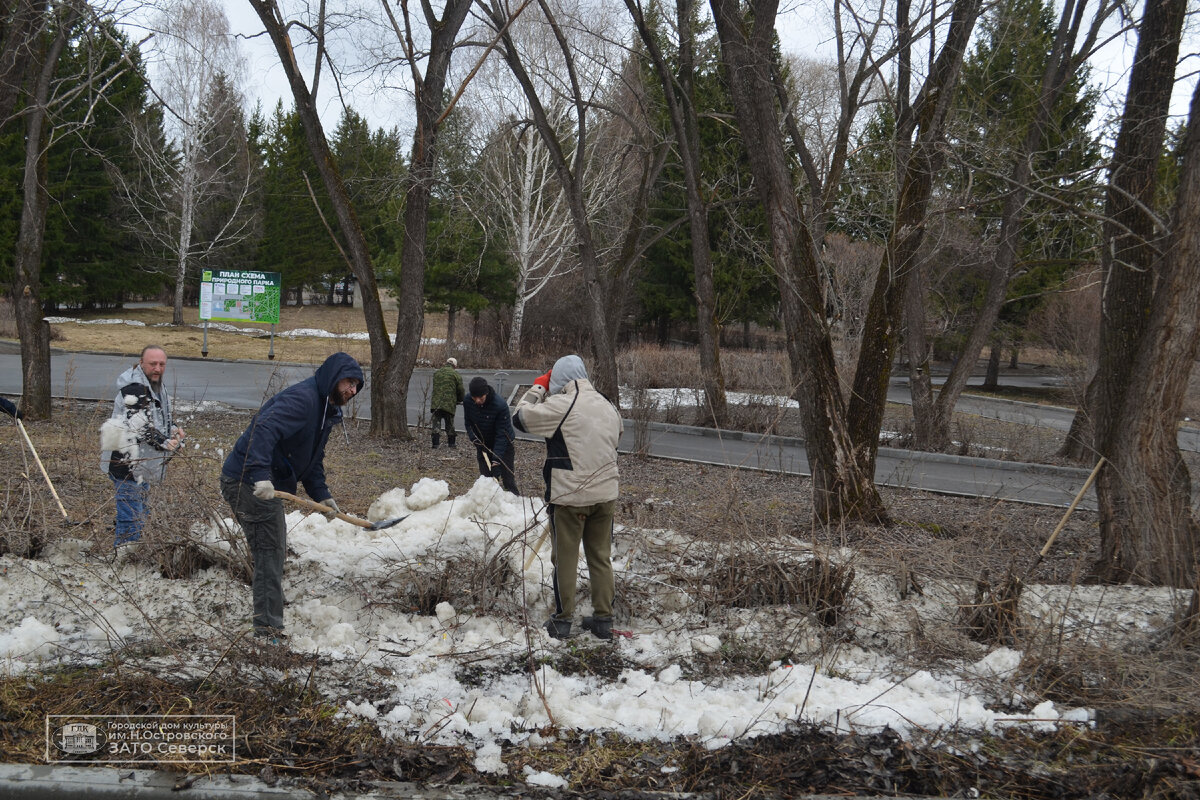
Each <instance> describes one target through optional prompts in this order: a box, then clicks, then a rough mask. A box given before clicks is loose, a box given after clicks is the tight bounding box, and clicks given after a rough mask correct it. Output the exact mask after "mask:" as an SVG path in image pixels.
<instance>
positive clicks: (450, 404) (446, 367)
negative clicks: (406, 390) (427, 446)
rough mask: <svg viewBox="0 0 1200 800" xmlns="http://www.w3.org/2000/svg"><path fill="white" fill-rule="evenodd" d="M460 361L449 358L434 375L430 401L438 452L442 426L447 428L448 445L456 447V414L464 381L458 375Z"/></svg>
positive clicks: (434, 437)
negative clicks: (440, 427) (439, 428)
mask: <svg viewBox="0 0 1200 800" xmlns="http://www.w3.org/2000/svg"><path fill="white" fill-rule="evenodd" d="M457 367H458V361H456V360H455V359H453V358H447V359H446V363H445V364H443V365H442V366H441V368H440V369H439V370H438V371H437V372H435V373H433V392H432V395H433V397H432V398H431V399H430V401H429V417H430V426H431V427H432V428H433V449H434V450H436V449H437V446H438V443H439V442H440V441H441V438H442V434H441V432H440V431H439V430H438V427H439V426H440V425H445V427H446V444H448V445H449V446H450V447H454V412H455V410H456V408H457V406H458V405H460V404H461V403H462V401H463V395H464V394H465V392H464V391H463V380H462V376H461V375H459V374H458V369H457Z"/></svg>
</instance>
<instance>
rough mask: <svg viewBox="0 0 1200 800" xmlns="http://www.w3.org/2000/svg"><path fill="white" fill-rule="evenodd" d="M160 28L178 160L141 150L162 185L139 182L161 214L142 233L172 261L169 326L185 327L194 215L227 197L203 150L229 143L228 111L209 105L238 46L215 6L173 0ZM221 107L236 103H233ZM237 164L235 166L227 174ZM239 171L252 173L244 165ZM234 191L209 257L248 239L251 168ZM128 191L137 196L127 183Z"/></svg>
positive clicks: (163, 95)
mask: <svg viewBox="0 0 1200 800" xmlns="http://www.w3.org/2000/svg"><path fill="white" fill-rule="evenodd" d="M155 27H156V28H157V30H158V32H159V35H158V36H156V37H155V42H156V43H157V46H158V49H159V58H160V66H159V70H158V71H159V80H158V81H157V83H158V86H159V97H160V99H161V100H162V102H163V105H164V107H165V109H166V112H167V113H166V115H165V118H164V123H165V126H166V128H167V129H168V130H169V131H172V132H173V133H174V136H173V143H174V149H175V153H174V154H173V155H174V157H173V158H172V157H170V156H168V154H165V153H162V152H161V151H160V150H159V148H158V147H156V144H157V143H155V142H149V143H145V142H144V143H142V144H141V145H140V146H139V151H140V154H141V157H142V158H143V159H146V162H145V163H146V169H147V170H148V171H149V172H151V173H152V175H153V176H154V177H155V178H157V179H152V180H149V181H142V182H140V183H141V185H142V187H153V191H154V193H155V195H156V196H155V197H154V198H153V199H150V201H149V203H147V204H146V205H148V206H149V207H150V208H159V209H161V211H162V212H163V213H159V214H154V215H152V216H148V217H147V218H145V219H144V220H143V221H144V223H145V224H146V225H147V226H152V227H149V228H146V229H144V230H146V232H147V234H148V235H150V236H153V237H154V238H156V239H159V240H163V241H162V243H163V244H164V245H166V247H165V250H166V252H169V253H172V254H173V255H172V261H173V262H174V278H175V296H174V302H173V307H174V312H173V314H172V319H171V321H172V324H175V325H182V324H183V298H184V290H185V289H186V287H187V279H188V275H189V272H190V267H191V265H192V264H193V263H194V261H195V258H196V255H197V253H195V252H194V251H193V239H194V237H195V234H196V219H197V215H198V214H199V212H200V209H201V207H202V206H203V205H204V204H205V203H206V201H208V200H209V199H210V198H211V197H212V196H213V195H214V194H216V193H217V192H218V191H220V190H222V189H223V187H224V183H225V180H226V176H225V175H224V174H223V171H221V170H218V169H213V168H212V167H213V166H214V165H211V164H206V163H205V160H206V155H207V153H206V151H205V143H206V142H211V141H212V139H213V138H214V137H215V136H229V135H230V129H229V126H227V125H224V124H223V123H224V122H225V121H226V115H227V113H228V112H227V110H226V109H223V108H220V107H219V106H214V104H213V103H212V102H210V101H211V99H212V98H213V97H220V96H219V95H216V94H215V90H216V89H217V87H218V79H219V78H220V76H222V75H224V76H225V77H226V78H228V79H236V77H237V74H238V72H239V71H240V70H239V68H238V66H237V64H238V62H239V61H240V56H239V54H238V49H237V42H236V40H235V39H234V38H233V37H232V36H231V35H230V32H229V20H228V19H227V18H226V16H225V11H224V10H223V9H222V7H221V5H220V4H219V3H217V2H216V1H215V0H169V2H168V3H167V4H166V5H165V6H164V7H163V9H162V11H161V13H160V14H159V15H158V18H157V21H156V25H155ZM222 99H223V100H225V101H227V102H235V101H236V98H235V97H226V98H222ZM136 130H137V128H135V131H136ZM219 149H226V150H227V148H219ZM235 152H236V151H235ZM238 163H239V162H238V161H237V160H235V159H233V158H231V159H230V162H229V164H227V165H225V166H233V165H234V164H238ZM241 164H242V166H243V167H248V162H246V161H242V162H241ZM237 183H238V184H239V185H240V187H241V190H240V191H238V192H236V193H235V194H234V199H235V203H234V205H233V207H232V209H231V211H230V214H229V218H228V219H229V224H228V225H227V226H223V227H224V229H225V233H226V234H227V235H226V236H223V237H222V238H221V239H219V240H217V241H215V242H213V241H210V242H205V243H203V246H204V248H205V249H207V250H212V249H214V248H219V247H222V246H230V245H231V244H235V243H236V241H237V239H238V238H240V235H241V234H244V233H245V231H244V230H238V229H237V228H238V227H240V226H237V225H236V223H235V220H238V219H239V218H241V219H244V217H242V215H241V214H240V211H241V207H242V203H243V202H244V201H245V200H246V198H247V196H248V194H249V187H250V174H249V169H248V168H247V169H245V174H243V175H240V176H238V180H237ZM124 185H125V186H126V187H128V188H132V184H130V183H128V182H124ZM131 205H132V206H133V207H134V208H138V207H141V206H142V205H143V203H139V202H137V201H136V200H135V201H134V202H133V203H132V204H131ZM157 220H161V221H164V222H166V223H167V225H168V228H167V230H162V228H161V225H153V223H154V222H155V221H157Z"/></svg>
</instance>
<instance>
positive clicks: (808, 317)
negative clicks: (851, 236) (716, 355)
mask: <svg viewBox="0 0 1200 800" xmlns="http://www.w3.org/2000/svg"><path fill="white" fill-rule="evenodd" d="M710 1H711V5H712V10H713V17H714V19H715V20H716V25H717V36H718V38H719V39H720V42H721V53H722V57H723V61H724V68H725V71H726V75H727V79H728V84H729V91H730V96H731V97H732V99H733V106H734V111H735V115H736V118H737V121H738V128H739V129H740V131H741V135H742V139H743V141H744V142H745V143H746V152H747V155H748V157H749V161H750V169H751V172H752V174H753V175H754V182H755V186H756V189H757V191H758V195H759V199H760V202H761V203H762V207H763V211H764V212H765V215H766V221H767V231H768V235H769V237H770V248H771V257H772V260H773V261H774V265H775V271H776V275H777V279H778V282H779V294H780V298H781V301H780V306H781V309H782V312H783V324H784V330H785V332H786V335H787V351H788V361H789V364H790V366H791V372H792V376H793V382H794V385H793V387H792V398H793V399H795V400H796V402H797V403H798V404H799V406H800V411H801V420H802V424H803V427H804V434H805V439H806V445H807V449H808V460H809V467H810V469H811V470H812V475H813V513H814V516H815V517H816V519H817V520H819V521H835V520H840V519H867V520H885V519H886V518H887V511H886V509H885V508H884V506H883V501H882V500H881V499H880V497H879V493H878V491H877V490H876V489H875V484H874V473H873V471H872V470H871V469H864V468H863V464H862V462H861V461H859V460H858V459H856V458H855V457H854V452H853V446H852V443H851V439H850V430H849V427H848V425H847V419H846V405H845V401H844V400H843V398H842V394H841V388H840V386H839V383H838V377H837V367H836V364H835V362H834V356H833V342H832V338H831V336H830V331H829V326H828V323H827V322H826V319H825V313H824V312H825V300H824V297H823V296H822V290H821V287H822V281H821V275H820V271H819V269H818V262H817V254H816V249H815V246H814V243H813V240H812V236H811V234H810V232H809V229H808V226H807V224H806V222H805V220H804V219H803V213H802V211H801V209H800V205H799V201H798V199H797V192H796V186H795V183H794V181H793V178H792V173H791V169H790V161H789V158H788V154H787V152H786V151H785V148H784V146H783V139H782V132H781V125H780V120H779V114H778V111H777V108H776V104H775V103H776V91H775V87H774V84H773V82H772V78H773V73H774V69H773V67H772V50H773V45H774V40H775V29H774V25H775V13H776V10H777V4H776V3H775V2H773V0H756V2H753V3H752V11H753V15H752V19H753V22H752V23H748V22H747V19H746V17H745V15H744V14H743V9H742V7H741V5H740V3H739V2H737V0H710ZM876 439H878V429H877V431H876Z"/></svg>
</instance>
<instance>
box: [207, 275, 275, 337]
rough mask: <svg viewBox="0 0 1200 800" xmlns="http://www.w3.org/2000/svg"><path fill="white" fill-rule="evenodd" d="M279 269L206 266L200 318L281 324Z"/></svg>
mask: <svg viewBox="0 0 1200 800" xmlns="http://www.w3.org/2000/svg"><path fill="white" fill-rule="evenodd" d="M279 290H280V279H279V273H278V272H248V271H244V270H232V269H212V270H207V269H206V270H204V273H203V274H202V275H201V278H200V319H201V320H210V319H215V320H225V321H229V322H269V323H271V324H273V325H277V324H279Z"/></svg>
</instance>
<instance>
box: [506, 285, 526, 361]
mask: <svg viewBox="0 0 1200 800" xmlns="http://www.w3.org/2000/svg"><path fill="white" fill-rule="evenodd" d="M524 326H525V275H524V274H523V273H522V275H521V277H520V278H519V279H518V283H517V297H516V299H515V300H513V310H512V330H510V331H509V332H508V354H509V355H510V356H515V355H518V354H519V353H520V352H521V328H523V327H524Z"/></svg>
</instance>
